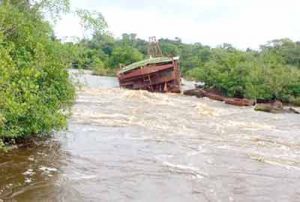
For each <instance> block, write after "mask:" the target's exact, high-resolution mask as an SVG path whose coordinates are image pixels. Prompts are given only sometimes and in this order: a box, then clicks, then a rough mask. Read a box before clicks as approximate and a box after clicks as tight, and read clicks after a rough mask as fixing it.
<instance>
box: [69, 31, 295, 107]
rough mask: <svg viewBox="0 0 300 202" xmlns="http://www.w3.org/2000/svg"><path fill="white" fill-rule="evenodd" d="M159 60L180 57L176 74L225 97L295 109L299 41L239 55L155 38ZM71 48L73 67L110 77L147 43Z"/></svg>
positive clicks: (143, 52)
mask: <svg viewBox="0 0 300 202" xmlns="http://www.w3.org/2000/svg"><path fill="white" fill-rule="evenodd" d="M159 43H160V46H161V49H162V52H163V53H164V55H165V56H180V57H181V60H180V62H181V71H182V75H183V76H184V77H186V78H188V79H192V80H197V81H202V82H205V87H206V88H214V89H216V90H218V91H219V92H221V93H222V94H224V95H225V96H229V97H239V98H250V99H263V100H274V99H278V100H281V101H283V102H290V103H293V104H297V105H300V42H297V41H292V40H290V39H279V40H272V41H270V42H267V43H266V44H264V45H261V46H260V49H259V50H251V49H247V50H239V49H237V48H235V47H233V46H232V45H231V44H226V43H225V44H222V45H220V46H218V47H210V46H207V45H203V44H201V43H194V44H186V43H183V42H182V41H181V40H180V39H179V38H175V39H174V40H171V39H160V40H159ZM68 46H70V47H73V48H74V47H75V48H74V49H73V52H74V55H75V57H74V60H73V68H83V69H91V70H93V71H94V73H95V74H100V75H115V73H116V71H117V70H118V69H119V68H120V66H121V65H128V64H130V63H133V62H136V61H139V60H142V59H145V58H147V57H148V56H147V46H148V42H147V41H145V40H143V39H139V38H138V37H137V35H136V34H123V35H122V37H121V38H113V37H112V35H110V34H109V33H107V32H106V33H102V34H99V33H94V34H93V35H92V37H91V38H90V39H83V40H81V41H80V42H79V43H76V44H73V43H69V44H68Z"/></svg>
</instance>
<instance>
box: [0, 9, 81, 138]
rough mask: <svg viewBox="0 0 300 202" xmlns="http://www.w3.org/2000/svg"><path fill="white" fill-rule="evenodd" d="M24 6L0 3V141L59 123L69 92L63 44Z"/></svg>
mask: <svg viewBox="0 0 300 202" xmlns="http://www.w3.org/2000/svg"><path fill="white" fill-rule="evenodd" d="M28 9H29V8H28V7H26V8H23V7H16V6H14V5H11V4H5V5H1V6H0V21H1V22H0V23H1V31H0V142H3V141H2V140H9V139H13V138H21V137H25V136H29V135H37V134H40V135H43V134H48V133H50V132H51V131H53V130H58V129H61V128H63V127H65V126H66V117H67V115H68V109H69V106H70V105H71V104H72V102H73V99H74V95H75V93H74V87H73V85H72V83H71V82H70V81H69V78H68V76H69V75H68V71H67V69H66V68H67V67H68V66H69V61H67V60H66V57H65V54H66V52H64V51H63V50H64V48H63V45H62V44H61V43H60V42H58V41H56V40H55V39H53V37H52V33H53V32H52V29H51V27H50V26H49V24H48V23H47V22H45V21H44V20H43V18H42V16H41V14H40V12H38V11H36V10H28ZM1 139H2V140H1Z"/></svg>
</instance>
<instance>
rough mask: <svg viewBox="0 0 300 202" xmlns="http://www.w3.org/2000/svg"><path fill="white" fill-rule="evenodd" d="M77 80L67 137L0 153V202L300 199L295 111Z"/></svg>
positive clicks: (103, 80) (84, 78) (94, 79)
mask: <svg viewBox="0 0 300 202" xmlns="http://www.w3.org/2000/svg"><path fill="white" fill-rule="evenodd" d="M80 79H81V82H83V81H85V82H87V83H88V86H86V87H83V88H81V90H79V91H78V96H77V101H76V104H75V106H74V107H73V115H72V118H71V120H70V122H69V129H68V131H66V132H63V133H60V134H57V135H56V136H55V137H54V138H53V139H51V140H49V141H48V142H46V143H44V144H42V145H39V146H37V147H36V148H23V149H20V150H16V151H12V152H10V153H8V154H5V155H1V157H0V171H1V173H0V179H2V180H1V182H0V198H1V196H3V197H2V198H4V199H11V198H13V199H16V200H20V201H24V200H35V201H40V200H60V201H63V200H66V201H99V200H102V201H274V200H278V201H299V200H300V190H299V186H300V183H299V182H300V181H299V179H300V170H299V169H300V137H299V135H300V124H299V123H300V118H299V117H300V116H299V115H294V114H275V115H274V114H267V113H262V112H254V111H253V108H251V107H250V108H248V107H245V108H240V107H235V106H228V105H225V104H223V103H221V102H217V101H211V100H208V99H205V98H204V99H197V98H193V97H185V96H183V95H177V94H157V93H149V92H146V91H130V90H125V89H119V88H117V87H112V86H115V85H116V83H115V81H114V79H113V78H107V77H101V79H100V78H99V77H93V76H89V75H85V76H81V77H80ZM98 80H99V82H98ZM99 83H100V84H99ZM111 84H113V85H111ZM97 85H99V87H97Z"/></svg>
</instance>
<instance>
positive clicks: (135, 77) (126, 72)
mask: <svg viewBox="0 0 300 202" xmlns="http://www.w3.org/2000/svg"><path fill="white" fill-rule="evenodd" d="M118 79H119V83H120V87H122V88H128V89H133V90H148V91H151V92H162V93H164V92H172V93H180V91H181V90H180V86H181V83H180V80H181V79H180V69H179V62H178V58H167V57H159V58H150V59H147V60H143V61H140V62H137V63H133V64H131V65H129V66H127V67H124V68H123V69H122V70H121V71H120V72H119V73H118Z"/></svg>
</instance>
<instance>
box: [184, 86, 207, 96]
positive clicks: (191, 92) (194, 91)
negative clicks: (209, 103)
mask: <svg viewBox="0 0 300 202" xmlns="http://www.w3.org/2000/svg"><path fill="white" fill-rule="evenodd" d="M183 94H184V95H189V96H196V97H205V91H204V90H202V89H200V88H196V89H191V90H186V91H184V92H183Z"/></svg>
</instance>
